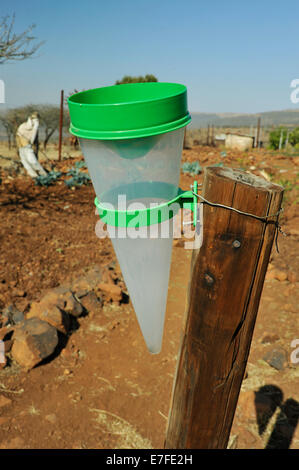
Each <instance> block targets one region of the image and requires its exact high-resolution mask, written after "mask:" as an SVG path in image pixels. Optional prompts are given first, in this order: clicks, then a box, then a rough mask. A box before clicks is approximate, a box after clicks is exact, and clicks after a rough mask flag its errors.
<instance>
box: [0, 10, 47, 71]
mask: <svg viewBox="0 0 299 470" xmlns="http://www.w3.org/2000/svg"><path fill="white" fill-rule="evenodd" d="M14 24H15V15H14V14H13V15H12V16H11V17H10V16H9V15H7V16H4V17H2V18H1V19H0V64H4V62H8V61H13V60H24V59H28V58H29V57H32V56H33V55H34V54H35V52H36V51H37V50H38V49H39V48H40V46H41V45H42V44H43V43H44V41H43V42H39V43H37V44H34V41H35V40H36V37H35V36H32V35H31V33H32V30H33V29H34V28H35V25H34V24H32V25H30V26H29V27H28V28H27V29H26V30H25V31H23V32H22V33H19V34H16V33H14V32H13V28H14Z"/></svg>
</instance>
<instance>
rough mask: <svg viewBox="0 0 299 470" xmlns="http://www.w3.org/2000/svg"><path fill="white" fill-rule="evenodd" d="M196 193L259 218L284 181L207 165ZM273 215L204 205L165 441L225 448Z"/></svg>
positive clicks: (271, 210)
mask: <svg viewBox="0 0 299 470" xmlns="http://www.w3.org/2000/svg"><path fill="white" fill-rule="evenodd" d="M202 195H203V196H204V197H205V198H206V199H207V200H208V201H210V202H213V203H218V204H223V205H226V206H230V207H233V208H235V209H238V210H241V211H243V212H247V213H250V214H254V215H256V216H258V217H264V216H266V215H270V214H276V213H277V212H278V211H279V209H280V207H281V201H282V196H283V188H282V187H281V186H278V185H275V184H272V183H270V182H268V181H266V180H264V179H261V178H259V177H256V176H255V175H251V174H248V173H246V172H243V171H239V170H232V169H229V168H220V167H208V168H206V171H205V177H204V184H203V192H202ZM276 221H277V217H275V216H274V217H271V218H269V219H268V223H265V222H264V221H262V220H259V219H256V218H253V217H249V216H245V215H242V214H239V213H236V212H234V211H231V210H229V209H224V208H220V207H213V206H209V205H208V204H204V209H203V244H202V247H201V248H200V249H199V250H194V252H193V258H192V263H191V278H190V283H189V294H188V302H187V311H186V318H185V325H184V332H183V337H182V342H181V350H180V354H179V358H178V363H177V371H176V378H175V381H174V387H173V393H172V403H171V408H170V413H169V419H168V429H167V435H166V441H165V448H168V449H224V448H226V447H227V443H228V439H229V434H230V429H231V425H232V422H233V417H234V413H235V408H236V405H237V401H238V396H239V391H240V387H241V383H242V379H243V375H244V372H245V368H246V364H247V359H248V354H249V349H250V344H251V339H252V334H253V329H254V325H255V320H256V315H257V311H258V306H259V301H260V296H261V292H262V288H263V283H264V278H265V274H266V270H267V265H268V262H269V257H270V253H271V248H272V244H273V240H274V237H275V233H276V225H275V222H276Z"/></svg>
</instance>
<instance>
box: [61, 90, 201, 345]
mask: <svg viewBox="0 0 299 470" xmlns="http://www.w3.org/2000/svg"><path fill="white" fill-rule="evenodd" d="M68 105H69V110H70V117H71V126H70V132H71V133H72V134H73V135H75V136H77V137H78V138H79V141H80V146H81V148H82V151H83V154H84V158H85V161H86V164H87V167H88V170H89V174H90V176H91V179H92V183H93V186H94V189H95V193H96V196H97V197H96V199H95V204H96V206H97V209H98V212H99V215H100V218H101V219H102V221H103V222H105V223H106V224H107V230H108V232H109V236H110V238H111V241H112V243H113V247H114V250H115V253H116V256H117V258H118V261H119V265H120V268H121V270H122V274H123V277H124V280H125V283H126V286H127V289H128V292H129V294H130V298H131V301H132V304H133V307H134V310H135V312H136V315H137V319H138V322H139V326H140V329H141V331H142V334H143V337H144V339H145V342H146V345H147V347H148V350H149V351H150V352H151V353H158V352H160V350H161V345H162V337H163V328H164V317H165V310H166V302H167V292H168V282H169V272H170V264H171V252H172V242H173V218H174V215H175V214H176V213H177V212H178V210H179V208H180V207H182V206H183V204H184V207H189V208H192V209H194V208H195V206H196V203H197V201H196V196H195V197H194V193H193V192H192V191H187V192H183V191H182V190H180V189H179V177H180V166H181V155H182V149H183V140H184V128H185V126H186V125H187V124H188V123H189V122H190V121H191V117H190V115H189V113H188V109H187V90H186V87H185V86H184V85H181V84H177V83H163V82H153V83H134V84H124V85H114V86H108V87H102V88H96V89H92V90H87V91H83V92H80V93H76V94H74V95H72V96H71V97H70V98H69V99H68ZM194 192H196V191H195V190H194ZM187 204H189V206H187ZM190 204H191V206H190ZM194 214H196V210H194ZM194 223H195V222H194Z"/></svg>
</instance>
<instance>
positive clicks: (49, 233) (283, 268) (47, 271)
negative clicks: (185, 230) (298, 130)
mask: <svg viewBox="0 0 299 470" xmlns="http://www.w3.org/2000/svg"><path fill="white" fill-rule="evenodd" d="M1 150H2V153H3V149H1ZM67 153H68V155H67ZM71 153H72V152H71V151H68V152H65V153H64V155H65V157H70V155H71ZM4 155H6V154H4ZM75 156H76V158H64V159H63V161H62V162H57V161H54V160H53V162H48V163H46V160H45V162H44V164H45V166H47V165H48V169H50V168H51V165H54V169H55V170H56V171H58V170H59V171H61V172H62V173H63V175H62V177H61V179H60V180H58V181H57V182H56V183H54V184H53V185H51V186H49V187H48V188H47V187H41V186H35V185H34V183H33V182H32V181H31V180H30V179H29V178H28V177H26V176H25V175H22V174H20V172H19V170H18V165H17V163H13V164H12V163H9V161H8V160H7V159H5V158H4V159H2V160H1V159H0V161H4V165H3V168H2V170H1V172H0V178H1V180H2V183H1V185H0V208H1V209H0V211H1V219H0V237H1V253H0V311H1V317H0V322H1V325H0V326H2V328H1V329H0V335H1V336H0V339H4V340H5V341H4V343H5V350H6V364H3V365H2V369H1V370H0V423H1V427H0V448H2V449H5V448H100V449H103V448H162V447H163V443H164V438H165V429H166V422H167V415H168V411H169V401H170V396H171V389H172V382H173V376H174V372H175V366H176V359H177V353H178V348H179V341H180V335H181V331H182V323H183V315H184V309H185V300H186V293H187V286H188V279H189V271H190V260H191V252H190V250H184V249H183V246H182V244H181V243H180V242H179V241H174V248H173V258H172V267H171V276H170V285H169V294H168V306H167V312H166V325H165V335H164V342H163V349H162V352H161V353H160V354H159V355H150V354H149V353H148V352H147V350H146V347H145V345H144V343H143V339H142V336H141V333H140V331H139V328H138V324H137V321H136V318H135V315H134V312H133V308H132V305H131V303H130V300H129V297H128V293H127V291H126V286H125V284H124V282H123V279H122V275H121V272H120V269H119V266H118V264H117V261H116V258H115V255H114V252H113V249H112V245H111V242H110V240H109V239H104V240H100V239H98V238H97V237H96V235H95V232H94V230H95V224H96V222H97V220H98V217H97V216H96V215H95V211H94V204H93V200H94V191H93V188H92V186H91V185H90V184H87V185H84V186H81V187H77V188H75V189H69V188H68V187H67V186H66V185H65V184H64V181H63V180H64V179H65V174H66V172H67V171H68V170H69V169H70V168H71V167H73V166H74V162H75V161H79V160H80V159H81V157H80V154H79V153H78V152H76V155H75ZM11 158H13V159H14V160H16V159H15V157H13V156H11ZM298 160H299V157H298V156H296V155H289V154H286V153H284V154H283V153H281V154H280V153H277V152H269V151H266V150H259V151H257V150H253V151H251V152H243V153H242V152H237V151H225V150H224V149H216V148H211V147H200V146H197V147H192V148H190V149H186V150H184V152H183V164H185V165H184V167H183V168H184V171H187V170H188V171H189V173H187V172H185V173H183V172H182V174H181V182H180V186H181V187H182V189H189V187H190V184H191V183H192V182H193V180H194V178H196V179H197V180H198V181H199V182H202V177H203V173H202V170H203V168H204V167H205V166H208V165H214V164H217V165H225V166H229V167H235V168H242V169H245V170H248V171H251V172H252V173H255V174H257V175H259V176H263V177H264V178H266V179H270V180H272V181H275V182H277V183H280V184H282V185H283V186H284V187H285V198H284V212H283V215H282V216H281V224H282V229H283V231H284V232H285V233H286V234H287V236H285V237H284V236H282V235H280V237H279V240H278V242H279V253H277V252H276V250H275V248H273V252H272V255H271V261H270V265H269V269H268V272H267V277H266V281H265V285H264V290H263V294H262V299H261V304H260V309H259V313H258V319H257V323H256V328H255V332H254V337H253V342H252V347H251V351H250V357H249V361H248V367H247V372H246V375H245V377H244V380H243V384H242V389H241V393H240V398H239V402H238V407H237V410H236V415H235V419H234V423H233V427H232V431H231V437H230V443H229V447H230V448H299V426H297V421H298V418H299V409H298V407H299V387H298V384H299V361H298V360H297V356H298V357H299V352H298V355H297V356H296V351H295V349H296V346H297V348H298V347H299V328H298V304H299V290H298V286H299V271H298V258H299V254H298V237H299V212H298V204H299V191H298V187H299V161H298ZM196 162H198V163H197V165H195V163H196ZM0 163H1V162H0ZM186 164H187V165H186ZM199 166H200V168H199ZM192 169H194V171H195V172H196V173H198V174H196V175H192V174H190V172H192ZM25 319H26V321H25ZM32 338H34V340H33V339H32ZM296 339H298V343H296V342H294V340H296ZM295 343H296V344H295ZM41 345H43V346H41ZM292 353H293V354H292Z"/></svg>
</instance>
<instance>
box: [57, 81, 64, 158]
mask: <svg viewBox="0 0 299 470" xmlns="http://www.w3.org/2000/svg"><path fill="white" fill-rule="evenodd" d="M63 94H64V93H63V90H61V93H60V115H59V143H58V160H59V161H61V146H62V124H63Z"/></svg>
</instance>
